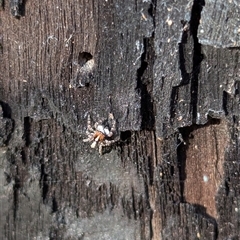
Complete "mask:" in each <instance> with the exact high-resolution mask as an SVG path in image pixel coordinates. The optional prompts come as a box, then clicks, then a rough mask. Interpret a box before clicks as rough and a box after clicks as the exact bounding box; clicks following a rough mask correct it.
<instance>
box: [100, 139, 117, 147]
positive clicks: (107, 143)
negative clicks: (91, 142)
mask: <svg viewBox="0 0 240 240" xmlns="http://www.w3.org/2000/svg"><path fill="white" fill-rule="evenodd" d="M115 142H117V140H116V139H114V140H104V142H103V143H102V144H103V146H111V145H112V144H113V143H115Z"/></svg>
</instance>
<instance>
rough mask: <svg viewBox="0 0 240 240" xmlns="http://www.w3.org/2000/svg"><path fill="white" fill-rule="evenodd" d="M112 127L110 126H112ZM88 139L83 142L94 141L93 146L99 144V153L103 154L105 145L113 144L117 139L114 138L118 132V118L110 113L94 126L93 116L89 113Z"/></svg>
mask: <svg viewBox="0 0 240 240" xmlns="http://www.w3.org/2000/svg"><path fill="white" fill-rule="evenodd" d="M109 125H110V126H111V127H110V126H109ZM86 133H87V136H88V138H87V139H83V142H92V141H93V143H92V144H91V148H95V147H96V146H97V145H98V146H99V154H100V155H102V154H103V147H105V146H111V145H113V144H114V143H115V142H116V141H117V140H116V139H114V137H115V134H116V120H115V118H114V116H113V114H112V113H109V116H108V119H107V120H105V121H103V120H101V121H99V122H96V123H95V124H94V126H93V127H92V121H91V116H90V115H89V114H88V119H87V131H86Z"/></svg>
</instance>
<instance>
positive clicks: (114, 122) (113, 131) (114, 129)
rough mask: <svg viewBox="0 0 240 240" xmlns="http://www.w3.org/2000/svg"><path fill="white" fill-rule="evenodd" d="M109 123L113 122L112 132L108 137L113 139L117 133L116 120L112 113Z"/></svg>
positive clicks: (109, 116)
mask: <svg viewBox="0 0 240 240" xmlns="http://www.w3.org/2000/svg"><path fill="white" fill-rule="evenodd" d="M108 122H111V129H110V132H109V133H108V134H107V136H108V137H112V136H113V134H114V133H115V132H116V120H115V118H114V116H113V114H112V113H109V115H108Z"/></svg>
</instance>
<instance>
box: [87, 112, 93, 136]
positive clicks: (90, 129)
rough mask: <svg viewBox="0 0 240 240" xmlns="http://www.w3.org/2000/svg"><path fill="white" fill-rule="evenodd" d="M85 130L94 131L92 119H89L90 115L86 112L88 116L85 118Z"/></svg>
mask: <svg viewBox="0 0 240 240" xmlns="http://www.w3.org/2000/svg"><path fill="white" fill-rule="evenodd" d="M87 130H88V131H91V132H94V129H93V128H92V121H91V116H90V114H88V118H87Z"/></svg>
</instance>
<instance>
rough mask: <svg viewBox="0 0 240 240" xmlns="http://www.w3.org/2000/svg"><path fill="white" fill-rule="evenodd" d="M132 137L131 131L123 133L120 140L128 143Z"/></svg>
mask: <svg viewBox="0 0 240 240" xmlns="http://www.w3.org/2000/svg"><path fill="white" fill-rule="evenodd" d="M131 136H132V133H131V131H125V132H121V133H120V139H121V140H122V141H127V140H129V139H130V138H131Z"/></svg>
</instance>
